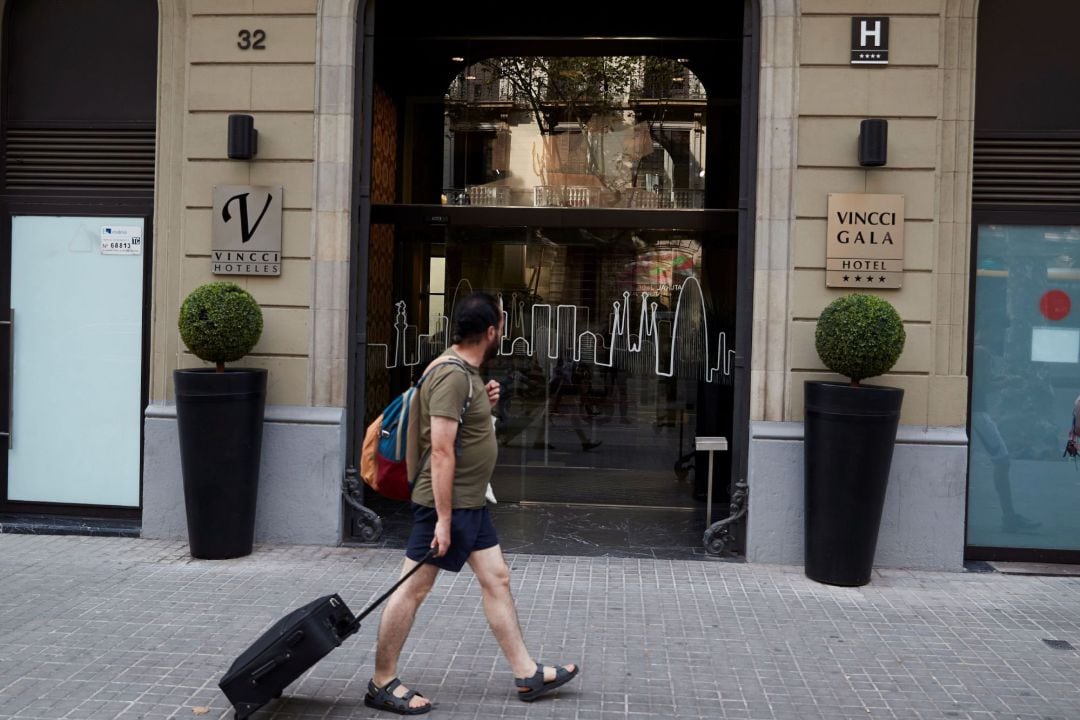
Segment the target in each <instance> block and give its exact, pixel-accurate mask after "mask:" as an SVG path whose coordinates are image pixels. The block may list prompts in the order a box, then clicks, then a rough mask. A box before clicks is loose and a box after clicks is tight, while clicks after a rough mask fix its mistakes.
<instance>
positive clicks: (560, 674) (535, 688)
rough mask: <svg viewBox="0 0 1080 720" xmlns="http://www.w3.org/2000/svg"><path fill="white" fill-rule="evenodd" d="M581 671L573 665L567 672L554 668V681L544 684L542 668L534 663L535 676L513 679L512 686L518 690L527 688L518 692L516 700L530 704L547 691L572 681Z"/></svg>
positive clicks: (577, 666)
mask: <svg viewBox="0 0 1080 720" xmlns="http://www.w3.org/2000/svg"><path fill="white" fill-rule="evenodd" d="M580 670H581V666H580V665H574V669H573V670H567V669H566V668H564V667H557V668H555V679H554V680H552V681H551V682H544V666H543V665H541V664H540V663H536V674H535V675H533V676H532V677H527V678H514V684H515V685H517V686H518V687H519V688H528V690H525V691H521V690H518V698H519V699H520V700H521V701H522V702H532V701H533V700H535V699H536V698H538V697H540V696H541V695H543V694H544V693H546V692H548V691H549V690H554V689H555V688H557V687H559V686H561V685H565V684H566V683H568V682H570V681H571V680H573V679H574V678H575V677H576V676H577V674H578V671H580Z"/></svg>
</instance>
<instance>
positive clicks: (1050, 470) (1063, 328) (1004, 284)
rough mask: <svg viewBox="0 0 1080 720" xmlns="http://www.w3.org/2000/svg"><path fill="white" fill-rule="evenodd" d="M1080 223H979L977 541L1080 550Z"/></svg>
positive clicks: (971, 535) (972, 498) (974, 399)
mask: <svg viewBox="0 0 1080 720" xmlns="http://www.w3.org/2000/svg"><path fill="white" fill-rule="evenodd" d="M1078 371H1080V228H1078V227H1067V226H1019V225H981V226H979V228H978V259H977V266H976V272H975V314H974V343H973V353H972V362H971V414H970V417H971V432H970V438H971V440H970V462H969V488H968V526H967V540H968V545H969V546H975V547H984V548H1006V549H1008V548H1038V549H1043V550H1080V524H1078V523H1077V522H1076V518H1077V517H1080V464H1078V460H1080V458H1075V457H1074V458H1071V459H1070V458H1069V457H1068V456H1066V455H1064V454H1063V451H1064V450H1065V447H1066V443H1067V442H1068V440H1069V432H1070V429H1072V428H1073V427H1074V426H1077V430H1078V431H1080V418H1078V417H1077V416H1078V414H1080V372H1078Z"/></svg>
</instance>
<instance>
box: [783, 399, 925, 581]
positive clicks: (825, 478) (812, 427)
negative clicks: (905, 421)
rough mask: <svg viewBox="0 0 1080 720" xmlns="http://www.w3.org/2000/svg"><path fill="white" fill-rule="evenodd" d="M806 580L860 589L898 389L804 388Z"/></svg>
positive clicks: (896, 418) (869, 558)
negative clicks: (856, 586)
mask: <svg viewBox="0 0 1080 720" xmlns="http://www.w3.org/2000/svg"><path fill="white" fill-rule="evenodd" d="M805 399H806V439H805V443H804V448H805V460H806V465H805V476H804V479H805V484H806V505H805V507H806V514H805V519H806V575H807V577H809V578H810V579H811V580H816V581H818V582H821V583H828V584H830V585H849V586H854V585H865V584H866V583H868V582H870V572H871V570H872V568H873V564H874V551H875V550H876V549H877V537H878V528H879V527H880V525H881V511H882V508H883V506H884V504H885V490H886V488H887V487H888V483H889V467H890V466H891V465H892V454H893V445H894V444H895V442H896V428H897V426H898V425H899V423H900V405H901V403H902V402H903V399H904V391H903V390H901V389H900V388H890V387H875V386H869V385H864V386H860V387H851V386H850V385H848V384H846V383H827V382H807V383H806V385H805Z"/></svg>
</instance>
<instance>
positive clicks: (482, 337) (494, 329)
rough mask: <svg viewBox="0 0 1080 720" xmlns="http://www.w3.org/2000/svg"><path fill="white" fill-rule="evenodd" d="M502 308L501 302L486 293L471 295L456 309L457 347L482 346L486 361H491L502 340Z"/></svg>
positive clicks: (455, 332)
mask: <svg viewBox="0 0 1080 720" xmlns="http://www.w3.org/2000/svg"><path fill="white" fill-rule="evenodd" d="M502 320H503V317H502V308H501V307H500V306H499V301H498V300H496V299H495V298H494V297H492V296H491V295H489V294H488V293H484V292H474V293H469V294H468V295H466V296H465V297H464V298H463V299H461V300H459V301H458V302H457V305H456V306H455V307H454V337H453V342H454V344H455V345H466V346H469V345H482V346H483V347H484V359H485V360H490V359H491V358H492V357H494V356H495V353H496V352H497V351H498V349H499V341H500V339H501V338H502V331H503V323H502Z"/></svg>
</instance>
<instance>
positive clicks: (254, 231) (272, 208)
mask: <svg viewBox="0 0 1080 720" xmlns="http://www.w3.org/2000/svg"><path fill="white" fill-rule="evenodd" d="M282 193H283V188H282V186H281V185H272V186H263V185H215V186H214V201H213V202H214V210H213V221H212V231H211V242H210V271H211V272H212V273H213V274H214V275H280V274H281V205H282Z"/></svg>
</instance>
